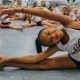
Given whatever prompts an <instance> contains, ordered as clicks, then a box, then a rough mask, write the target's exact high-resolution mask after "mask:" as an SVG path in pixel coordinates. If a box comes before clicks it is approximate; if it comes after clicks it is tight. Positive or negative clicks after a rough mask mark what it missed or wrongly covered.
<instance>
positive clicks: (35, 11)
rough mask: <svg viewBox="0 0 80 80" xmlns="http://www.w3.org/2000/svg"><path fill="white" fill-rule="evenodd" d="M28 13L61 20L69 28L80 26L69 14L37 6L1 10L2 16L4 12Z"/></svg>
mask: <svg viewBox="0 0 80 80" xmlns="http://www.w3.org/2000/svg"><path fill="white" fill-rule="evenodd" d="M23 11H24V13H27V14H31V15H36V16H40V17H43V18H47V19H50V20H54V21H58V22H60V23H61V24H62V25H64V26H65V27H69V28H78V29H79V28H80V24H79V23H77V22H76V21H73V20H72V19H71V18H70V17H68V16H64V15H62V14H56V13H53V12H48V11H44V10H41V9H37V8H24V9H23V8H14V9H7V10H3V11H1V12H0V16H1V15H3V14H6V13H7V14H11V13H12V12H14V13H18V12H23Z"/></svg>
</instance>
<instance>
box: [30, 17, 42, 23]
mask: <svg viewBox="0 0 80 80" xmlns="http://www.w3.org/2000/svg"><path fill="white" fill-rule="evenodd" d="M30 19H31V20H32V21H34V22H39V21H41V18H40V17H38V16H32V17H31V18H30Z"/></svg>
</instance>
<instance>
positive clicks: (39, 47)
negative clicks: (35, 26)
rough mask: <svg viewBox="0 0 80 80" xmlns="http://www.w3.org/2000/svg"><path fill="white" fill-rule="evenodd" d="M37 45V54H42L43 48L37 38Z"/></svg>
mask: <svg viewBox="0 0 80 80" xmlns="http://www.w3.org/2000/svg"><path fill="white" fill-rule="evenodd" d="M35 45H36V50H37V52H38V53H40V52H42V46H41V44H40V43H39V41H38V38H36V40H35Z"/></svg>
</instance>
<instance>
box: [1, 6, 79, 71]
mask: <svg viewBox="0 0 80 80" xmlns="http://www.w3.org/2000/svg"><path fill="white" fill-rule="evenodd" d="M10 11H12V12H14V13H16V12H22V11H24V13H28V14H31V15H36V16H40V17H44V18H47V19H51V20H54V21H58V22H60V23H61V24H63V25H64V28H62V29H57V28H54V27H48V28H44V29H42V30H41V31H40V32H39V34H38V41H39V43H40V44H42V45H43V46H49V48H48V49H47V50H45V51H43V52H40V53H39V54H36V55H34V56H33V55H32V56H19V57H7V56H6V57H4V56H1V57H0V68H1V69H3V68H4V67H19V68H24V69H39V70H40V69H42V70H47V69H63V68H77V67H78V68H80V31H79V30H78V29H80V24H79V23H77V22H76V21H74V20H72V19H71V18H70V17H68V16H64V15H61V14H56V13H53V12H47V11H43V10H41V9H35V8H24V9H23V8H18V9H9V10H3V11H1V12H0V16H1V15H3V14H6V13H7V14H10V13H9V12H10ZM62 50H65V51H67V52H68V54H63V55H59V56H54V57H53V58H48V57H49V56H51V55H53V54H55V52H57V51H62Z"/></svg>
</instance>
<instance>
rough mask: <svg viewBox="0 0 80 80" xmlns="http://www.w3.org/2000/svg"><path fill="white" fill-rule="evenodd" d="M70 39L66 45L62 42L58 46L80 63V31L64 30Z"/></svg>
mask: <svg viewBox="0 0 80 80" xmlns="http://www.w3.org/2000/svg"><path fill="white" fill-rule="evenodd" d="M64 29H65V31H66V32H67V34H68V35H69V37H70V39H69V41H68V43H67V44H66V45H63V44H62V43H61V42H59V43H58V44H57V46H58V47H59V48H60V49H61V50H64V51H67V52H68V53H69V54H70V55H71V57H72V58H73V59H75V60H77V61H79V62H80V30H75V29H71V28H64Z"/></svg>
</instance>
